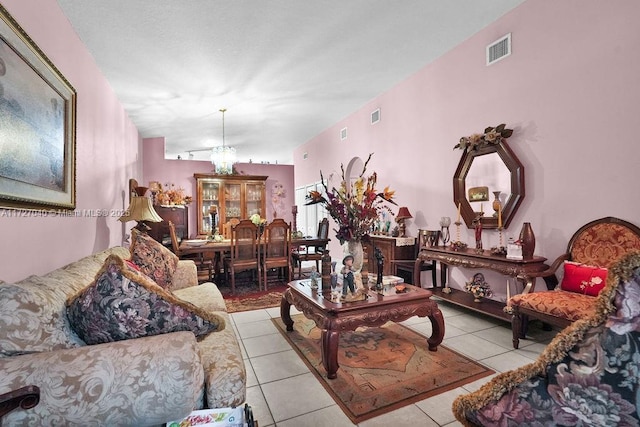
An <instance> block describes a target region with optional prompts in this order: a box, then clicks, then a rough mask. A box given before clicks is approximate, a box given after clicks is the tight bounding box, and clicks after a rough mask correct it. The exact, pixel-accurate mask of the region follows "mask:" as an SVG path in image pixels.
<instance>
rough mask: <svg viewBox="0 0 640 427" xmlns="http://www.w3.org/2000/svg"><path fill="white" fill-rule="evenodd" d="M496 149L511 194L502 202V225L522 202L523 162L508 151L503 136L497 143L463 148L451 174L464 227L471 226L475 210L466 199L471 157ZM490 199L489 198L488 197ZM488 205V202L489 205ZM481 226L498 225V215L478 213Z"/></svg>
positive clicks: (454, 198)
mask: <svg viewBox="0 0 640 427" xmlns="http://www.w3.org/2000/svg"><path fill="white" fill-rule="evenodd" d="M491 153H498V155H499V156H500V159H501V160H502V162H503V163H504V164H505V166H506V167H507V169H508V170H509V172H510V174H511V194H510V195H509V198H508V199H507V201H506V203H504V204H503V205H502V227H503V228H507V227H508V226H509V224H510V223H511V220H512V219H513V217H514V215H515V213H516V212H517V210H518V207H519V206H520V204H521V203H522V200H523V199H524V195H525V189H524V166H522V163H520V161H519V160H518V158H517V157H516V155H515V154H514V153H513V151H511V149H510V148H509V146H508V145H507V144H506V143H505V141H504V140H503V141H502V142H500V143H499V144H495V145H484V146H481V147H478V148H477V149H475V150H469V149H465V151H464V153H463V154H462V158H461V159H460V163H459V164H458V168H457V169H456V172H455V174H454V175H453V201H454V203H455V204H456V209H458V203H460V216H461V217H462V218H463V219H464V222H465V224H466V225H467V227H468V228H473V224H472V222H473V220H474V218H475V212H474V211H473V209H472V208H471V204H470V203H469V200H468V199H467V186H466V182H465V180H466V177H467V175H468V174H469V170H470V169H471V164H472V163H473V160H474V159H475V158H476V157H478V156H484V155H486V154H491ZM491 202H493V201H491ZM490 206H491V205H490ZM482 227H483V228H498V218H496V217H494V216H493V214H491V215H490V216H484V217H482Z"/></svg>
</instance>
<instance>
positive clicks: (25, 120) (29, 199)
mask: <svg viewBox="0 0 640 427" xmlns="http://www.w3.org/2000/svg"><path fill="white" fill-rule="evenodd" d="M75 139H76V91H75V89H74V88H73V87H72V86H71V84H70V83H69V82H68V81H67V80H66V79H65V78H64V76H63V75H62V74H61V73H60V71H58V69H57V68H56V67H55V66H54V65H53V63H52V62H51V61H50V60H49V59H48V58H47V57H46V55H45V54H44V53H43V52H42V51H41V50H40V49H39V48H38V46H36V44H35V43H34V42H33V41H32V40H31V39H30V38H29V36H28V35H27V34H26V33H25V32H24V30H23V29H22V28H20V26H19V25H18V23H17V22H16V21H15V20H14V19H13V18H12V17H11V15H9V13H8V12H7V10H6V9H5V8H4V7H2V6H1V5H0V208H12V209H46V210H55V209H65V210H70V209H75V207H76V182H75V179H76V162H75V158H76V143H75Z"/></svg>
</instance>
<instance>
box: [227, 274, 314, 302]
mask: <svg viewBox="0 0 640 427" xmlns="http://www.w3.org/2000/svg"><path fill="white" fill-rule="evenodd" d="M297 271H298V270H296V277H295V279H297V276H298V275H297ZM310 271H311V269H310V268H303V269H302V275H303V277H304V276H305V274H308V273H309V272H310ZM267 281H268V283H269V285H268V286H267V291H266V292H265V291H259V290H258V282H256V281H255V280H254V279H253V275H252V274H251V273H250V272H246V271H243V272H240V273H238V274H237V275H236V292H235V295H232V294H231V285H227V284H226V283H221V284H217V283H216V284H217V285H218V289H220V292H222V296H223V297H224V301H225V304H226V305H227V312H229V313H237V312H239V311H249V310H256V309H259V308H271V307H279V306H280V300H281V299H282V294H283V293H284V291H285V290H287V282H286V280H283V279H281V278H279V277H278V275H277V272H275V271H274V272H269V275H268V277H267Z"/></svg>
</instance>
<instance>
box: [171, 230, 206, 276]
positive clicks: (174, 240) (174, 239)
mask: <svg viewBox="0 0 640 427" xmlns="http://www.w3.org/2000/svg"><path fill="white" fill-rule="evenodd" d="M169 235H170V236H171V248H172V249H173V253H174V254H176V256H177V257H178V258H180V259H187V260H192V261H193V262H195V263H196V267H197V269H198V271H206V272H207V275H208V277H209V281H210V282H211V281H213V260H210V259H206V258H205V257H204V253H203V252H198V253H195V254H184V253H182V251H181V250H180V243H179V242H178V235H177V233H176V225H175V224H174V223H173V221H169Z"/></svg>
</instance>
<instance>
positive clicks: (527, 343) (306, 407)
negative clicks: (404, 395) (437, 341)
mask: <svg viewBox="0 0 640 427" xmlns="http://www.w3.org/2000/svg"><path fill="white" fill-rule="evenodd" d="M438 305H439V306H440V309H441V310H442V312H443V314H444V318H445V339H444V341H443V344H444V345H446V346H447V347H449V348H451V349H453V350H456V351H458V352H460V353H463V354H465V355H467V356H469V357H472V358H473V359H475V360H477V361H478V362H480V363H483V364H485V365H486V366H489V367H490V368H492V369H493V370H495V371H496V372H504V371H507V370H510V369H514V368H517V367H519V366H522V365H525V364H527V363H530V362H531V361H533V360H535V359H536V358H537V356H538V355H539V354H540V352H541V351H542V350H543V349H544V347H545V345H546V344H548V343H549V341H550V340H551V338H553V336H554V334H555V332H546V331H543V330H542V329H535V328H534V327H532V328H531V330H530V331H529V332H530V336H531V337H532V339H527V340H521V341H520V349H518V350H514V349H513V347H512V345H511V329H510V325H509V324H508V323H506V322H503V321H499V320H495V319H492V318H490V317H484V316H482V315H479V314H477V313H472V312H470V311H467V310H465V309H463V308H459V307H457V306H455V305H451V304H449V303H447V302H443V301H439V302H438ZM293 312H294V308H293V307H292V314H293ZM231 317H232V319H233V328H234V330H235V331H236V334H237V335H238V337H239V338H240V342H241V347H242V351H243V356H244V359H245V363H246V367H247V402H248V403H249V404H250V405H251V406H252V408H253V413H254V415H255V418H256V420H258V421H259V424H260V427H268V426H277V427H316V426H317V427H325V426H353V425H354V424H353V423H351V421H350V420H349V419H348V418H347V417H346V415H344V413H343V412H342V410H341V409H340V407H339V406H338V405H337V404H336V403H335V402H334V401H333V399H332V398H331V396H330V395H329V394H328V393H327V392H326V391H325V389H324V388H323V387H322V385H321V384H320V383H319V382H318V381H317V380H316V379H315V377H314V376H313V374H312V373H311V372H310V371H309V369H308V368H307V367H306V365H305V364H304V362H302V360H301V359H300V358H299V357H298V355H297V354H296V353H295V352H294V351H293V350H292V349H291V347H290V346H289V344H288V343H287V341H285V339H284V338H283V337H282V336H281V335H280V333H279V332H278V331H277V330H276V328H275V326H273V324H272V322H271V318H273V317H280V309H279V308H271V309H265V310H254V311H248V312H241V313H233V314H232V315H231ZM403 323H404V324H405V325H406V326H408V327H410V328H412V329H414V330H416V331H417V332H419V333H422V334H426V335H430V334H431V323H430V322H429V320H428V319H427V318H418V317H415V318H411V319H409V320H407V321H406V322H403ZM490 378H491V377H487V378H483V379H481V380H478V381H475V382H473V383H470V384H467V385H465V386H463V387H460V388H457V389H454V390H451V391H449V392H446V393H442V394H440V395H437V396H434V397H431V398H429V399H425V400H422V401H420V402H417V403H415V404H413V405H409V406H405V407H403V408H400V409H398V410H396V411H393V412H390V413H387V414H384V415H381V416H379V417H376V418H372V419H369V420H366V421H364V422H362V423H360V424H358V425H360V426H362V427H373V426H394V427H402V426H411V427H413V426H416V425H420V426H457V425H460V424H459V423H458V422H457V421H455V419H454V417H453V414H452V412H451V404H452V402H453V400H454V399H455V398H456V396H458V395H460V394H465V393H468V392H470V391H474V390H476V389H478V388H479V387H480V386H481V385H482V384H484V383H485V382H486V381H488V380H489V379H490Z"/></svg>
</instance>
